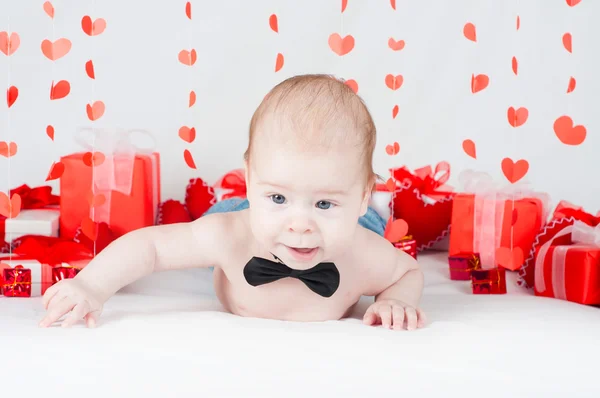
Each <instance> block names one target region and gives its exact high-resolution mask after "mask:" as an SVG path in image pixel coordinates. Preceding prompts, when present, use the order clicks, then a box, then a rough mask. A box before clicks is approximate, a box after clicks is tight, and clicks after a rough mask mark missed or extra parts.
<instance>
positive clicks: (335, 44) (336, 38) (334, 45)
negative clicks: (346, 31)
mask: <svg viewBox="0 0 600 398" xmlns="http://www.w3.org/2000/svg"><path fill="white" fill-rule="evenodd" d="M328 43H329V48H331V51H333V52H334V53H336V54H337V55H339V56H343V55H346V54H348V53H349V52H350V51H352V49H353V48H354V37H353V36H352V35H347V36H344V38H342V37H341V36H340V35H339V34H337V33H332V34H331V35H330V36H329V41H328Z"/></svg>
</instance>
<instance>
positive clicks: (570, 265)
mask: <svg viewBox="0 0 600 398" xmlns="http://www.w3.org/2000/svg"><path fill="white" fill-rule="evenodd" d="M567 235H571V240H572V242H573V244H567V245H555V243H556V242H557V241H559V240H560V239H561V238H564V237H566V236H567ZM534 277H535V278H534V293H535V295H536V296H543V297H553V298H556V299H560V300H567V301H572V302H575V303H579V304H588V305H598V304H600V224H599V225H596V226H595V227H592V226H590V225H588V224H586V223H585V222H583V221H579V220H575V221H574V222H573V224H572V225H569V226H567V227H565V228H563V229H562V230H561V231H560V232H559V233H558V234H556V235H555V236H554V237H553V238H552V239H550V240H548V241H547V242H546V243H544V244H543V245H542V246H540V247H539V249H538V250H537V251H536V256H535V273H534Z"/></svg>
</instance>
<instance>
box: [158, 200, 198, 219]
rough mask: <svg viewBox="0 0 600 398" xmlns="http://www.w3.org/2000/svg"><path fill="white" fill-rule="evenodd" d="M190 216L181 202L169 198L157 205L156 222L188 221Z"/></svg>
mask: <svg viewBox="0 0 600 398" xmlns="http://www.w3.org/2000/svg"><path fill="white" fill-rule="evenodd" d="M190 221H192V218H191V217H190V213H189V212H188V211H187V209H186V208H185V206H184V205H183V203H181V202H179V201H177V200H173V199H169V200H167V201H166V202H163V203H161V204H160V205H159V206H158V215H157V217H156V224H157V225H163V224H177V223H180V222H190Z"/></svg>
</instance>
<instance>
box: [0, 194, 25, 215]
mask: <svg viewBox="0 0 600 398" xmlns="http://www.w3.org/2000/svg"><path fill="white" fill-rule="evenodd" d="M20 212H21V195H19V194H18V193H15V194H13V195H12V197H11V198H10V199H9V198H8V195H7V194H5V193H4V192H0V216H4V217H6V218H15V217H17V216H18V215H19V213H20Z"/></svg>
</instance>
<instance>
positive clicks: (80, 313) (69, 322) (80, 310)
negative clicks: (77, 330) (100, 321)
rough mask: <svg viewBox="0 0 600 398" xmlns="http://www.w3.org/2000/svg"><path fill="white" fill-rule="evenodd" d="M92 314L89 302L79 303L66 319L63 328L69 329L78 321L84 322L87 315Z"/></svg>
mask: <svg viewBox="0 0 600 398" xmlns="http://www.w3.org/2000/svg"><path fill="white" fill-rule="evenodd" d="M89 312H90V305H89V304H88V302H87V301H84V302H83V303H79V304H77V305H76V306H75V308H73V310H72V311H71V313H70V314H69V315H68V316H67V317H66V318H65V320H64V321H63V323H62V327H63V328H68V327H70V326H73V325H75V324H76V323H77V322H78V321H80V320H82V319H83V318H84V316H85V315H87V314H88V313H89Z"/></svg>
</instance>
